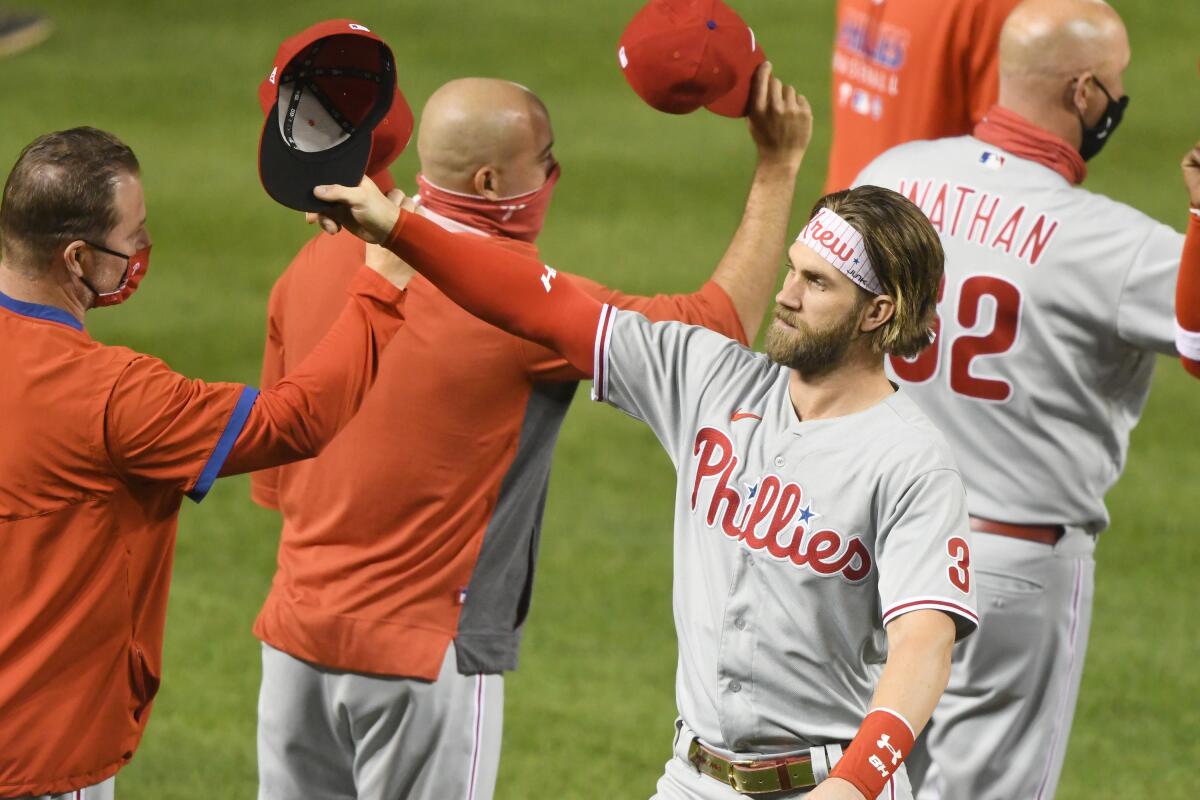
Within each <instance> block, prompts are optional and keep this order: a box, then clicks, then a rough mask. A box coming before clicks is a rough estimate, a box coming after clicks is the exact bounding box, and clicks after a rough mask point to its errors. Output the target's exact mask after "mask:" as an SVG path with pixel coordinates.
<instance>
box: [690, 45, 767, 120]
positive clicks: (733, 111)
mask: <svg viewBox="0 0 1200 800" xmlns="http://www.w3.org/2000/svg"><path fill="white" fill-rule="evenodd" d="M766 60H767V57H766V55H764V54H763V51H762V48H761V47H756V48H755V49H754V52H752V53H747V54H746V56H745V58H744V60H743V61H742V62H741V63H740V64H738V66H737V67H736V68H735V70H734V72H735V74H736V75H737V80H736V81H735V82H734V84H733V88H732V89H730V90H729V91H728V92H726V93H725V94H723V95H721V96H720V97H718V98H717V99H716V100H713V101H712V102H711V103H708V104H706V105H705V106H704V107H705V108H707V109H708V110H709V111H711V112H713V113H714V114H720V115H721V116H722V117H744V116H746V115H747V114H748V113H750V86H751V84H753V83H754V73H755V71H756V70H757V69H758V65H759V64H761V63H763V62H764V61H766Z"/></svg>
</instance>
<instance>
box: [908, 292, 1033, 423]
mask: <svg viewBox="0 0 1200 800" xmlns="http://www.w3.org/2000/svg"><path fill="white" fill-rule="evenodd" d="M945 292H946V280H945V278H943V279H942V285H941V287H940V288H939V289H938V305H939V307H941V306H942V305H943V300H944V295H945ZM955 299H956V301H957V302H955V303H953V308H949V309H947V308H943V309H942V310H943V311H949V312H951V313H956V314H957V322H958V326H959V329H960V330H962V331H972V329H974V328H975V327H976V326H977V325H978V324H979V323H980V321H981V319H982V318H983V317H984V309H985V305H991V306H992V308H994V310H995V313H994V315H993V321H992V327H991V330H984V331H982V332H971V333H960V334H959V335H957V336H955V337H952V338H953V341H943V339H944V338H946V337H943V336H942V317H941V315H940V314H939V315H938V317H937V318H936V319H935V321H934V323H933V332H934V335H935V337H936V338H935V339H934V342H933V344H931V345H929V347H927V348H925V349H924V350H922V351H921V353H920V355H918V356H917V357H916V358H898V357H896V356H888V359H889V361H890V363H891V365H892V370H893V371H894V372H895V373H896V377H898V378H899V379H900V380H902V381H905V382H907V383H926V382H927V381H931V380H934V379H935V378H937V377H938V373H939V372H940V371H941V369H942V362H943V361H948V362H949V367H948V369H947V372H948V373H949V377H950V389H951V390H952V391H954V392H956V393H957V394H961V395H965V396H966V397H973V398H975V399H977V400H990V401H992V402H1004V401H1005V400H1008V399H1009V398H1010V397H1011V396H1012V390H1013V389H1012V384H1011V383H1009V382H1008V381H1007V380H1004V379H1003V378H984V377H980V376H978V375H975V374H974V373H972V372H971V362H973V361H974V360H975V359H977V358H984V357H989V356H991V357H994V356H1002V355H1003V354H1005V353H1007V352H1008V351H1009V350H1011V349H1012V347H1013V345H1014V344H1016V341H1017V335H1018V334H1019V332H1020V324H1021V290H1020V289H1018V288H1017V287H1016V286H1015V285H1013V284H1012V283H1009V282H1008V281H1006V280H1005V279H1004V278H1001V277H998V276H996V275H972V276H970V277H968V278H967V279H966V280H964V281H963V282H962V285H961V286H960V287H959V290H958V297H957V298H955Z"/></svg>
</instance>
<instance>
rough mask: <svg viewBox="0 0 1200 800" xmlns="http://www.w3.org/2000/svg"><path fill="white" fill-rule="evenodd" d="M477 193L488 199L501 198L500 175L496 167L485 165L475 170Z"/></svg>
mask: <svg viewBox="0 0 1200 800" xmlns="http://www.w3.org/2000/svg"><path fill="white" fill-rule="evenodd" d="M473 183H474V185H475V194H477V195H480V196H481V197H486V198H487V199H488V200H499V199H500V175H499V173H498V172H497V171H496V168H495V167H492V166H483V167H480V168H479V169H478V170H476V172H475V180H474V182H473Z"/></svg>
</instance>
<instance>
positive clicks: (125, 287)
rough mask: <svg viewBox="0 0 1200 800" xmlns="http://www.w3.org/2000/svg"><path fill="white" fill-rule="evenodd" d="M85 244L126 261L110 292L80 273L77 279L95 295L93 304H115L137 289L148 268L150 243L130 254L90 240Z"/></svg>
mask: <svg viewBox="0 0 1200 800" xmlns="http://www.w3.org/2000/svg"><path fill="white" fill-rule="evenodd" d="M86 244H87V245H88V247H91V248H93V249H95V250H99V251H100V252H102V253H108V254H109V255H110V256H116V257H117V258H123V259H125V261H126V265H125V272H124V274H123V275H121V282H120V283H119V284H117V288H115V289H113V290H112V291H110V292H102V291H100V290H99V289H97V288H96V287H95V286H93V285H92V284H91V281H89V280H88V279H87V278H85V277H83V276H82V275H80V276H79V280H81V281H82V282H83V285H84V286H86V287H87V288H88V289H90V290H91V291H92V294H94V295H96V302H95V303H93V306H95V307H97V308H99V307H100V306H116V305H120V304H121V303H124V302H125V301H126V300H128V299H129V298H130V297H132V296H133V293H134V292H136V291H137V288H138V284H140V283H141V282H142V278H144V277H146V273H147V272H148V271H149V270H150V245H146V246H145V247H143V248H142V249H141V250H138V251H137V252H135V253H133V254H132V255H125V254H124V253H118V252H117V251H116V250H109V249H108V248H107V247H103V246H102V245H98V244H92V243H91V242H86Z"/></svg>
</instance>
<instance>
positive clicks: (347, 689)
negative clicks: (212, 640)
mask: <svg viewBox="0 0 1200 800" xmlns="http://www.w3.org/2000/svg"><path fill="white" fill-rule="evenodd" d="M262 657H263V677H262V688H261V690H260V692H259V700H258V781H259V786H258V797H259V800H296V798H304V800H491V797H492V794H493V793H494V791H495V786H496V771H497V768H498V767H499V763H500V740H501V734H502V729H503V724H504V719H503V713H504V677H503V676H502V675H460V674H459V673H458V669H457V666H456V662H455V656H454V645H453V644H451V646H450V648H449V649H448V650H447V652H446V657H445V659H444V661H443V662H442V668H441V672H440V673H439V675H438V679H437V680H436V681H433V682H429V681H422V680H417V679H413V678H393V677H381V676H376V675H362V674H359V673H355V672H343V671H340V670H332V669H325V668H324V667H320V666H317V665H315V664H310V663H308V662H306V661H301V660H300V659H297V658H293V657H292V656H290V655H288V654H287V653H284V652H281V651H279V650H276V649H275V648H273V647H271V646H270V645H266V644H264V645H263V649H262Z"/></svg>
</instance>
